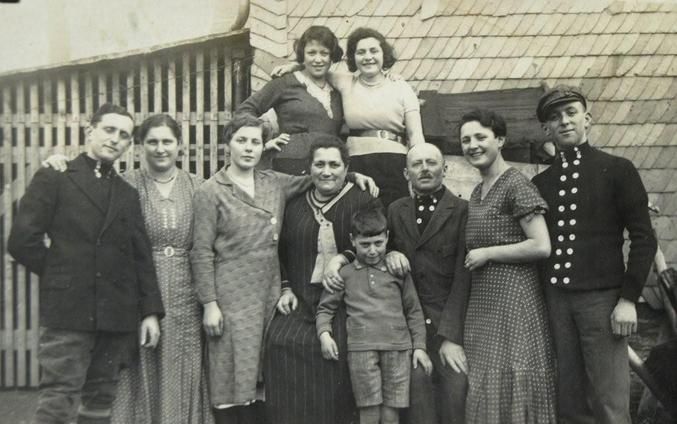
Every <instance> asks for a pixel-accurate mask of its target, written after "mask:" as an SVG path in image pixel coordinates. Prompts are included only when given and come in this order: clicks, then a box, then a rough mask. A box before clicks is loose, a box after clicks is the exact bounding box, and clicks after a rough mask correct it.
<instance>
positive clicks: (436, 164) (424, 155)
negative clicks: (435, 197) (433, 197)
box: [404, 143, 446, 194]
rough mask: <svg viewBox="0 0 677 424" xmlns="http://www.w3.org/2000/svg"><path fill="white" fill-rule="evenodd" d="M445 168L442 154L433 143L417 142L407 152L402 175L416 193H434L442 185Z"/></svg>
mask: <svg viewBox="0 0 677 424" xmlns="http://www.w3.org/2000/svg"><path fill="white" fill-rule="evenodd" d="M445 169H446V166H445V162H444V155H442V152H441V151H440V149H438V148H437V146H435V145H434V144H430V143H421V144H417V145H415V146H414V147H412V148H411V149H409V152H408V153H407V168H406V169H405V170H404V177H405V178H406V179H407V180H408V181H410V182H411V187H412V188H413V190H414V192H415V193H417V194H429V193H434V192H435V191H437V190H439V188H440V187H442V182H443V181H444V171H445Z"/></svg>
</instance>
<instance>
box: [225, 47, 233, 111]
mask: <svg viewBox="0 0 677 424" xmlns="http://www.w3.org/2000/svg"><path fill="white" fill-rule="evenodd" d="M223 54H224V58H225V59H224V61H223V62H224V64H223V99H224V102H225V104H224V107H223V110H224V111H226V115H227V116H228V118H230V113H231V112H232V111H233V86H232V81H233V51H232V50H231V49H230V48H226V49H225V51H224V52H223Z"/></svg>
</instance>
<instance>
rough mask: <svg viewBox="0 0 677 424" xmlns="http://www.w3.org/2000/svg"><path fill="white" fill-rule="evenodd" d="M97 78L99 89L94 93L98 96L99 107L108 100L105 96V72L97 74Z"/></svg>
mask: <svg viewBox="0 0 677 424" xmlns="http://www.w3.org/2000/svg"><path fill="white" fill-rule="evenodd" d="M98 80H99V90H98V92H97V93H96V95H97V96H98V97H99V107H101V105H102V104H104V103H106V102H108V99H107V98H106V92H107V91H108V90H106V74H104V73H100V74H99V75H98Z"/></svg>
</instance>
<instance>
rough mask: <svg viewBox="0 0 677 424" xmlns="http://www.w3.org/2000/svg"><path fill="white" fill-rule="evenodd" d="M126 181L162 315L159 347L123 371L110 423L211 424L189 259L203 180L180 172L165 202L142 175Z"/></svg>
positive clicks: (145, 351)
mask: <svg viewBox="0 0 677 424" xmlns="http://www.w3.org/2000/svg"><path fill="white" fill-rule="evenodd" d="M124 177H125V178H126V179H127V180H128V181H129V182H130V183H131V184H132V185H133V186H134V187H135V188H136V189H137V190H138V192H139V197H140V199H141V207H142V209H143V216H144V219H145V222H146V230H147V231H148V237H149V238H150V240H151V243H152V245H153V258H154V261H155V268H156V271H157V274H158V282H159V285H160V292H161V294H162V301H163V303H164V306H165V310H166V316H165V317H164V319H162V321H160V331H161V337H160V343H159V345H158V346H157V348H155V349H152V350H151V349H144V348H142V349H141V351H140V353H139V361H138V362H136V363H133V364H131V366H130V368H128V369H125V370H123V371H122V373H121V375H120V382H119V383H118V390H117V397H116V399H115V403H114V405H113V412H112V422H113V423H114V424H130V423H161V424H172V423H176V424H187V423H188V424H202V423H211V422H212V414H211V409H210V407H209V402H208V398H207V387H206V381H205V377H204V370H203V366H202V352H203V349H202V346H203V342H202V339H201V334H202V331H201V327H202V313H201V310H200V306H199V304H198V302H197V299H196V296H195V290H194V287H193V284H192V282H191V272H190V261H189V257H188V250H189V249H190V247H191V243H192V240H193V229H192V220H193V212H192V197H193V192H194V191H195V189H196V188H197V186H198V185H199V184H200V183H201V182H202V181H201V179H200V178H199V177H197V176H195V175H192V174H189V173H187V172H185V171H181V170H179V173H178V175H177V177H176V181H175V182H174V187H173V188H172V190H171V192H170V194H169V197H168V198H164V197H163V196H162V195H161V194H160V192H159V190H158V189H157V187H156V186H155V183H154V182H153V180H152V179H151V178H150V176H148V174H147V173H146V172H145V171H143V170H134V171H130V172H127V173H125V174H124ZM170 246H171V248H169V247H170Z"/></svg>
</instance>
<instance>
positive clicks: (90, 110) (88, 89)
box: [84, 72, 95, 123]
mask: <svg viewBox="0 0 677 424" xmlns="http://www.w3.org/2000/svg"><path fill="white" fill-rule="evenodd" d="M93 81H94V75H92V74H91V73H89V72H87V73H85V94H84V96H85V115H86V116H87V123H89V120H90V119H91V118H92V115H94V96H95V93H94V82H93Z"/></svg>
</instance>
